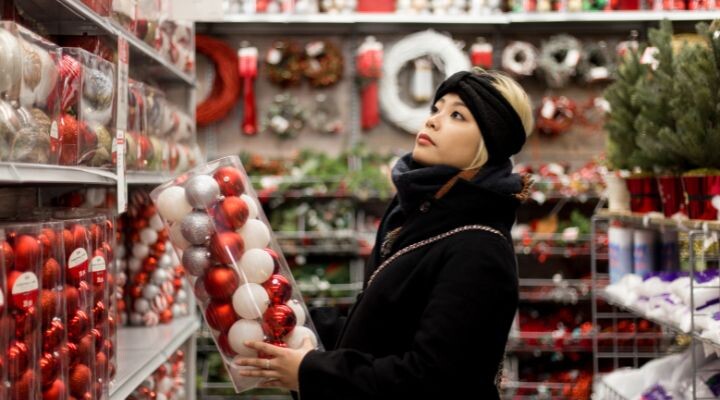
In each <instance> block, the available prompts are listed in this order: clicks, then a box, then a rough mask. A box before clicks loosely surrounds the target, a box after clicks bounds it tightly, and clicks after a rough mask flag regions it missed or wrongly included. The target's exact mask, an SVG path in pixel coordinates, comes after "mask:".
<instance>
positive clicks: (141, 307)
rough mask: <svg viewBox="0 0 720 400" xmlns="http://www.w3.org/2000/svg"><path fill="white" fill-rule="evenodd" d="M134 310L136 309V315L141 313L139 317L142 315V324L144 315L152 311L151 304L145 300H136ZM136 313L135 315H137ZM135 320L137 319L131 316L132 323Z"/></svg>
mask: <svg viewBox="0 0 720 400" xmlns="http://www.w3.org/2000/svg"><path fill="white" fill-rule="evenodd" d="M143 291H144V290H143ZM133 308H134V309H135V313H139V314H138V315H140V321H141V322H142V314H145V313H146V312H148V311H150V302H149V301H147V300H146V299H143V298H139V299H135V303H134V304H133ZM135 313H133V314H135ZM133 318H135V317H134V315H131V316H130V321H131V322H132V321H133ZM133 325H140V324H134V323H133Z"/></svg>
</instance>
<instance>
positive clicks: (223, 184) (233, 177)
mask: <svg viewBox="0 0 720 400" xmlns="http://www.w3.org/2000/svg"><path fill="white" fill-rule="evenodd" d="M213 178H215V181H216V182H217V183H218V185H220V192H221V193H222V194H223V195H225V196H240V195H241V194H243V193H245V184H244V183H243V180H242V174H241V173H240V171H238V170H237V169H235V168H233V167H220V168H218V169H217V171H215V173H214V174H213Z"/></svg>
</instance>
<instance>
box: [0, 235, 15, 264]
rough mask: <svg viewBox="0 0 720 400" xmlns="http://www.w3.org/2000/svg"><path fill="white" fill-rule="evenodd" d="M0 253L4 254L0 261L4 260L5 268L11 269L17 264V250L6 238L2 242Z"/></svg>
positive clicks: (0, 243)
mask: <svg viewBox="0 0 720 400" xmlns="http://www.w3.org/2000/svg"><path fill="white" fill-rule="evenodd" d="M0 255H2V259H0V261H2V262H3V265H2V266H3V267H4V268H5V270H6V271H9V270H11V269H13V267H14V265H15V251H14V250H13V248H12V246H10V244H9V243H8V242H6V241H4V240H3V241H2V242H0Z"/></svg>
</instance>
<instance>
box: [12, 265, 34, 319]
mask: <svg viewBox="0 0 720 400" xmlns="http://www.w3.org/2000/svg"><path fill="white" fill-rule="evenodd" d="M39 288H40V285H39V284H38V279H37V276H35V274H34V273H32V272H23V273H22V275H20V276H19V277H18V278H17V280H15V283H14V284H13V287H12V288H11V294H12V297H11V298H12V303H13V304H14V305H15V307H17V308H19V309H21V310H27V309H29V308H30V307H32V306H34V305H35V303H36V302H37V298H38V293H39Z"/></svg>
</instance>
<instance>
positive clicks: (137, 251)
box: [132, 243, 150, 260]
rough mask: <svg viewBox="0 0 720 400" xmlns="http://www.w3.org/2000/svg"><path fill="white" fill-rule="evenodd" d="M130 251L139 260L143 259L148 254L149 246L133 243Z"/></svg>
mask: <svg viewBox="0 0 720 400" xmlns="http://www.w3.org/2000/svg"><path fill="white" fill-rule="evenodd" d="M132 253H133V257H135V258H137V259H139V260H144V259H145V258H147V256H148V255H150V247H148V246H147V245H146V244H142V243H135V244H134V245H133V248H132Z"/></svg>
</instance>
